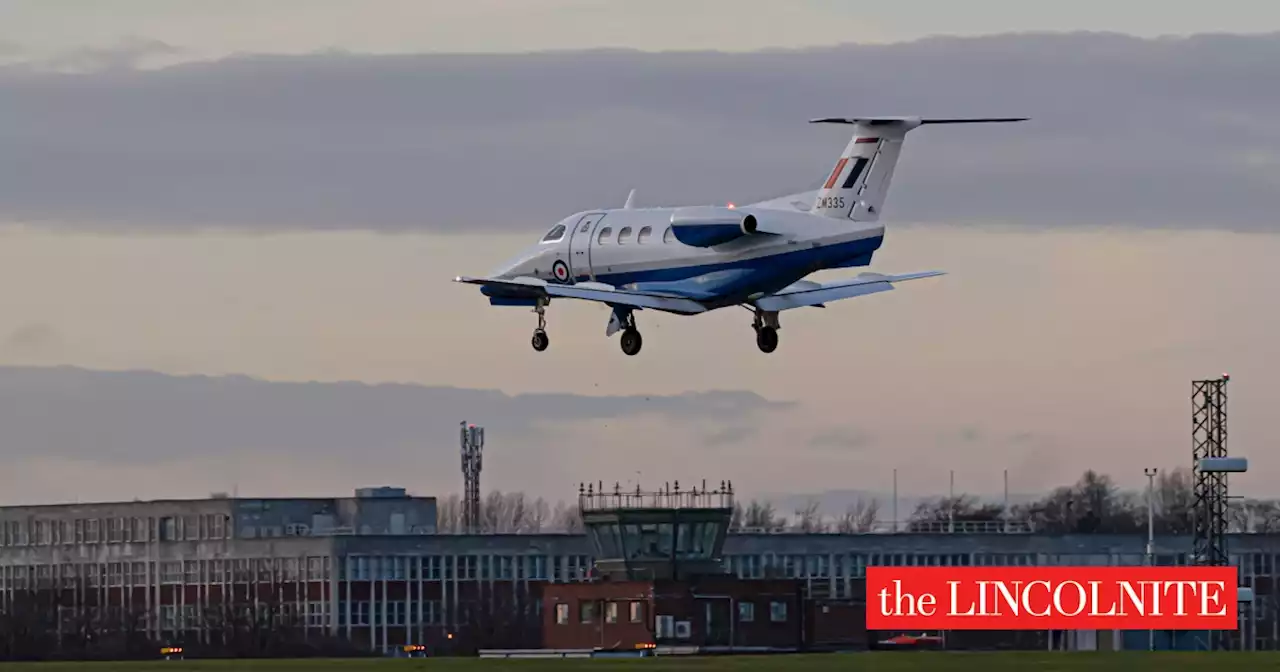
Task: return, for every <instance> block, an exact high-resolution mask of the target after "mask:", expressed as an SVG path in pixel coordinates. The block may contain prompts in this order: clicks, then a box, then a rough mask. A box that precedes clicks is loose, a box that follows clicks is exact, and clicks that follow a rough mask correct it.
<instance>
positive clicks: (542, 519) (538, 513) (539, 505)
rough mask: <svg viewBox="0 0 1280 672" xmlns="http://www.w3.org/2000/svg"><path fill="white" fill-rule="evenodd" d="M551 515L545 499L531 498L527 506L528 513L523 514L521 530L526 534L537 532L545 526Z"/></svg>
mask: <svg viewBox="0 0 1280 672" xmlns="http://www.w3.org/2000/svg"><path fill="white" fill-rule="evenodd" d="M550 517H551V506H550V505H549V504H547V500H545V499H543V498H541V497H539V498H537V499H535V500H533V504H532V505H531V506H530V507H529V513H528V515H526V516H525V528H524V529H523V530H522V532H525V533H527V534H538V533H540V532H542V530H543V528H545V527H546V526H547V522H548V520H549V519H550Z"/></svg>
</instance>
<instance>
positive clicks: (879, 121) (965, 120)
mask: <svg viewBox="0 0 1280 672" xmlns="http://www.w3.org/2000/svg"><path fill="white" fill-rule="evenodd" d="M1029 118H1030V117H949V118H941V119H921V118H920V117H823V118H822V119H810V120H809V123H811V124H862V125H864V126H887V125H890V124H917V125H920V126H924V125H926V124H1006V123H1010V122H1014V121H1027V120H1028V119H1029Z"/></svg>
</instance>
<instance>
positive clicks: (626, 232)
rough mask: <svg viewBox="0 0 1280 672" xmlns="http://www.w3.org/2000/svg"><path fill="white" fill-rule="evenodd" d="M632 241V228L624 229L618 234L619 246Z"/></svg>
mask: <svg viewBox="0 0 1280 672" xmlns="http://www.w3.org/2000/svg"><path fill="white" fill-rule="evenodd" d="M630 239H631V227H629V226H624V227H622V230H621V231H619V232H618V244H619V245H623V244H625V243H626V242H627V241H628V240H630Z"/></svg>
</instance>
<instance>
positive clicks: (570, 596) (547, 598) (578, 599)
mask: <svg viewBox="0 0 1280 672" xmlns="http://www.w3.org/2000/svg"><path fill="white" fill-rule="evenodd" d="M651 591H652V585H651V584H650V583H648V582H646V581H619V582H601V583H581V584H573V583H557V584H546V585H544V586H543V592H542V600H543V604H542V633H543V636H542V641H543V647H544V648H548V649H594V648H606V649H612V648H617V649H634V648H636V645H637V644H651V643H653V630H652V628H653V617H652V616H653V615H652V608H653V603H652V600H651V597H650V593H651ZM583 602H590V603H593V604H595V611H594V614H593V615H592V618H591V622H590V623H583V622H582V619H581V617H580V615H581V611H580V609H581V604H582V603H583ZM610 602H613V603H616V604H617V619H616V621H615V622H613V623H609V622H607V620H608V619H607V615H608V609H609V607H608V604H609V603H610ZM631 602H638V603H640V604H641V605H643V606H641V607H640V609H641V613H640V614H639V617H640V622H639V623H632V622H631V609H630V603H631ZM558 604H563V605H567V607H568V610H569V614H568V616H569V618H568V623H565V624H560V623H557V622H556V612H557V608H556V605H558Z"/></svg>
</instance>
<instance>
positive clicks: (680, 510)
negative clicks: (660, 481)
mask: <svg viewBox="0 0 1280 672" xmlns="http://www.w3.org/2000/svg"><path fill="white" fill-rule="evenodd" d="M578 507H579V510H580V511H581V513H582V523H583V527H585V528H586V532H587V536H588V538H590V539H591V543H592V544H593V545H594V546H595V557H596V562H595V572H596V575H597V576H598V577H599V578H601V579H603V580H605V581H661V580H687V579H692V578H695V577H702V576H709V575H718V574H724V569H723V565H722V564H721V558H722V556H721V550H722V549H723V548H724V540H725V534H726V533H727V532H728V530H729V520H730V518H731V517H732V516H733V484H732V483H729V482H725V481H721V482H720V485H719V487H717V488H714V489H711V488H708V486H707V484H706V481H703V482H702V484H701V485H699V486H694V487H693V488H690V489H681V487H680V482H679V481H676V482H674V483H667V484H664V485H663V487H662V489H661V490H657V491H649V492H646V491H644V490H641V489H640V487H639V486H638V485H637V486H636V489H635V490H623V489H622V488H621V487H620V486H619V485H618V484H616V483H615V484H614V486H613V488H612V489H606V488H604V486H603V484H594V485H582V486H579V488H578Z"/></svg>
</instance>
